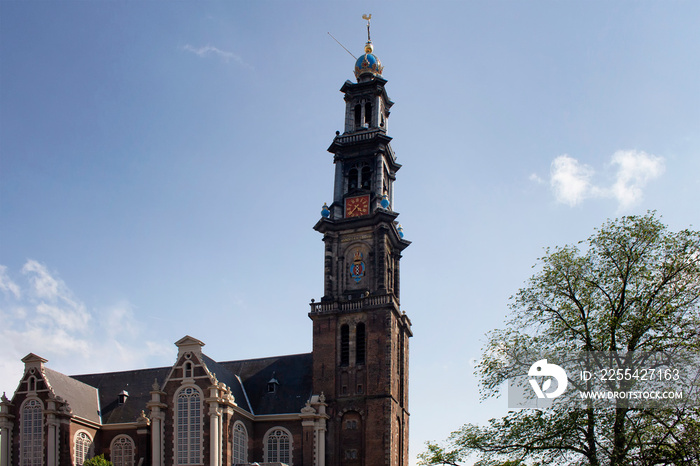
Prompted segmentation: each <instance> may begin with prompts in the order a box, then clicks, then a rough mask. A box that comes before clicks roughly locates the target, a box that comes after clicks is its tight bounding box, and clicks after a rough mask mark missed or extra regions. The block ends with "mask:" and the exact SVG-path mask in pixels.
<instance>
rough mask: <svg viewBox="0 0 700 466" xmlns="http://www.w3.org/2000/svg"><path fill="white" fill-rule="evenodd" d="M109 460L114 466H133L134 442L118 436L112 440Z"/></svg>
mask: <svg viewBox="0 0 700 466" xmlns="http://www.w3.org/2000/svg"><path fill="white" fill-rule="evenodd" d="M110 450H111V455H110V460H111V461H112V464H114V466H134V441H133V440H131V437H127V436H126V435H120V436H118V437H116V438H115V439H114V440H112V445H111V446H110Z"/></svg>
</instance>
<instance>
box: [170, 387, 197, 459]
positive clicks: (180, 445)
mask: <svg viewBox="0 0 700 466" xmlns="http://www.w3.org/2000/svg"><path fill="white" fill-rule="evenodd" d="M201 400H202V397H201V395H200V393H199V390H197V389H196V388H194V387H187V388H184V389H182V390H181V391H180V392H179V393H178V395H177V405H176V406H177V407H176V412H175V428H176V434H175V435H176V450H177V453H176V458H177V464H201V463H202V401H201Z"/></svg>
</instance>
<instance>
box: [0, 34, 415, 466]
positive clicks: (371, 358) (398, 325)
mask: <svg viewBox="0 0 700 466" xmlns="http://www.w3.org/2000/svg"><path fill="white" fill-rule="evenodd" d="M381 73H382V65H381V62H380V61H379V59H378V58H377V57H376V56H375V55H374V54H373V46H372V43H371V41H368V42H367V44H366V46H365V53H364V54H363V55H361V56H360V58H359V59H358V60H357V62H356V66H355V76H356V78H357V81H356V82H351V81H346V82H345V83H344V84H343V86H342V88H341V89H340V90H341V92H343V94H344V100H345V129H344V132H343V133H342V134H340V132H337V133H336V136H335V138H334V140H333V142H332V144H331V146H330V147H329V148H328V151H329V152H331V153H332V154H333V161H334V164H335V178H334V191H333V200H332V202H331V204H330V205H327V204H324V206H323V210H322V212H321V218H320V220H319V221H318V222H317V223H316V225H315V226H314V229H315V230H316V231H318V232H320V233H321V234H322V235H323V244H324V253H325V254H324V259H323V260H324V264H323V270H324V295H323V297H322V298H321V299H320V300H319V301H313V300H312V302H311V303H310V312H309V317H310V319H311V321H312V326H313V349H312V352H311V353H308V354H297V355H286V356H278V357H268V358H260V359H251V360H243V361H214V360H213V359H211V358H209V357H208V356H206V354H205V353H204V352H203V346H204V343H203V342H202V341H200V340H198V339H196V338H193V337H190V336H185V337H183V338H182V339H180V340H179V341H177V342H176V343H175V345H176V347H177V360H176V362H175V364H174V365H173V366H169V367H160V368H151V369H141V370H134V371H124V372H111V373H99V374H86V375H74V376H68V375H65V374H62V373H59V372H57V371H54V370H52V369H51V368H50V367H49V366H48V365H47V362H48V361H47V360H46V359H43V358H42V357H40V356H38V355H35V354H33V353H30V354H28V355H27V356H26V357H24V358H23V359H22V361H23V362H24V365H25V368H24V374H23V376H22V378H21V380H20V382H19V385H18V388H17V390H16V391H15V393H14V394H13V396H12V398H11V399H8V398H7V397H6V396H5V395H4V394H3V397H2V399H1V401H0V441H1V443H0V466H64V465H65V466H68V465H76V466H80V465H82V464H83V462H84V461H85V460H86V459H88V458H90V457H92V456H95V455H99V454H104V456H105V458H106V459H108V460H110V461H111V462H112V463H114V465H115V466H180V465H207V466H230V465H243V464H252V463H260V464H264V463H268V464H276V465H279V464H284V465H295V466H346V465H347V466H360V465H366V466H378V465H386V466H404V465H406V464H407V463H408V418H409V411H408V346H409V343H408V342H409V338H410V337H411V336H412V333H411V321H410V320H409V318H408V317H407V316H406V314H405V313H404V312H402V311H401V310H400V301H399V296H400V294H399V291H400V273H399V272H400V267H399V263H400V259H401V253H402V251H403V250H404V249H405V248H406V247H407V246H408V245H409V244H410V243H409V242H408V241H406V240H405V239H403V233H402V230H401V226H400V225H399V224H398V223H397V221H396V219H397V217H398V213H397V212H395V211H394V210H392V205H393V200H394V190H393V184H394V181H395V180H396V173H397V172H398V170H399V168H400V167H401V166H400V165H399V164H398V163H397V162H396V157H395V154H394V152H393V150H392V148H391V145H390V141H391V138H390V137H389V136H388V134H387V125H388V118H389V113H390V112H389V110H390V108H391V106H392V105H393V102H392V101H391V100H390V99H389V97H388V95H387V92H386V90H385V85H386V83H387V81H386V80H384V78H383V77H382V75H381Z"/></svg>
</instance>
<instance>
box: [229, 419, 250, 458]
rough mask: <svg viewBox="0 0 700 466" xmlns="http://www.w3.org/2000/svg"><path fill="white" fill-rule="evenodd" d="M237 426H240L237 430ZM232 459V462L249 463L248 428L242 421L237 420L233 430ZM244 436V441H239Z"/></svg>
mask: <svg viewBox="0 0 700 466" xmlns="http://www.w3.org/2000/svg"><path fill="white" fill-rule="evenodd" d="M237 428H240V429H239V430H237ZM231 432H232V433H231V442H232V448H231V461H232V464H247V463H248V429H246V427H245V424H243V423H242V422H241V421H236V422H234V423H233V427H232V430H231ZM241 435H242V436H243V437H242V439H243V441H242V443H241V444H239V442H237V441H238V440H240V439H241Z"/></svg>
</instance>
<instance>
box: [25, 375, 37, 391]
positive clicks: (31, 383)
mask: <svg viewBox="0 0 700 466" xmlns="http://www.w3.org/2000/svg"><path fill="white" fill-rule="evenodd" d="M27 389H28V391H30V392H35V391H36V377H34V376H33V375H32V376H31V377H29V379H28V380H27Z"/></svg>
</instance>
